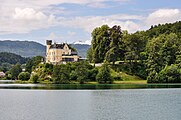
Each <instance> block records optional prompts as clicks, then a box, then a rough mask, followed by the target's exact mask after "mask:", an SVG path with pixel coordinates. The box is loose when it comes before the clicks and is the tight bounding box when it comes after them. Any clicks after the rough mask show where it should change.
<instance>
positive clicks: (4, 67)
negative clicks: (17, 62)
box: [0, 63, 12, 72]
mask: <svg viewBox="0 0 181 120" xmlns="http://www.w3.org/2000/svg"><path fill="white" fill-rule="evenodd" d="M11 68H12V65H11V64H9V63H2V64H1V66H0V71H3V72H7V71H9V70H10V69H11Z"/></svg>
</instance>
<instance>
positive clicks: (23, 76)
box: [18, 72, 30, 81]
mask: <svg viewBox="0 0 181 120" xmlns="http://www.w3.org/2000/svg"><path fill="white" fill-rule="evenodd" d="M29 79H30V73H28V72H21V73H20V74H19V75H18V80H23V81H24V80H29Z"/></svg>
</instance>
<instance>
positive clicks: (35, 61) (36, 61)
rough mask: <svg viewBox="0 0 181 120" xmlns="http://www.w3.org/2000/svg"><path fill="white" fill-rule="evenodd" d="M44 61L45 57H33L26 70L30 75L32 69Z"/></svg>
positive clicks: (27, 63)
mask: <svg viewBox="0 0 181 120" xmlns="http://www.w3.org/2000/svg"><path fill="white" fill-rule="evenodd" d="M42 59H43V57H42V56H36V57H33V58H32V59H30V60H28V61H27V62H26V68H25V70H26V71H27V72H29V73H31V72H32V68H33V67H36V66H37V65H38V64H39V63H41V62H42Z"/></svg>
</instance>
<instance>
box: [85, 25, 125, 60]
mask: <svg viewBox="0 0 181 120" xmlns="http://www.w3.org/2000/svg"><path fill="white" fill-rule="evenodd" d="M122 53H123V50H122V31H121V28H120V26H116V25H115V26H113V27H112V28H110V27H109V26H108V25H103V26H101V27H98V28H95V29H94V30H93V32H92V45H91V48H90V49H89V51H88V55H87V56H88V59H89V61H91V62H94V63H100V62H103V61H104V60H107V61H109V62H113V63H114V62H115V61H116V60H118V59H119V57H122V55H123V54H122ZM112 56H114V57H113V58H112Z"/></svg>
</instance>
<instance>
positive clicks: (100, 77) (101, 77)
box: [96, 64, 113, 83]
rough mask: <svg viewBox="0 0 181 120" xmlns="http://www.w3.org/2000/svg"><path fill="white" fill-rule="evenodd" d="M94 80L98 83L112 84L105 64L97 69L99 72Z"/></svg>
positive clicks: (108, 69)
mask: <svg viewBox="0 0 181 120" xmlns="http://www.w3.org/2000/svg"><path fill="white" fill-rule="evenodd" d="M96 80H97V81H98V82H99V83H112V82H113V78H112V77H111V73H110V68H109V66H108V65H107V64H103V65H102V66H101V68H100V69H99V72H98V74H97V76H96Z"/></svg>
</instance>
